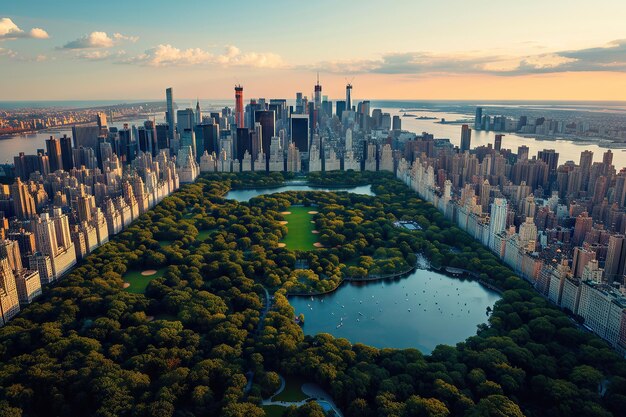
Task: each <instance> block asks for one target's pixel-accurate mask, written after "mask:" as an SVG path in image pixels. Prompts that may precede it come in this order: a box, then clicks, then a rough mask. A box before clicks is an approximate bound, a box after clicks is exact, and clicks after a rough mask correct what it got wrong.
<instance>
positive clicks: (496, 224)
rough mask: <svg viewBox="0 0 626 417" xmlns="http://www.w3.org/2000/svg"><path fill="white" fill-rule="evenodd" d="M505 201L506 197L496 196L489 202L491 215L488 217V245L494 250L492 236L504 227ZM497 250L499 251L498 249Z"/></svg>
mask: <svg viewBox="0 0 626 417" xmlns="http://www.w3.org/2000/svg"><path fill="white" fill-rule="evenodd" d="M506 218H507V201H506V198H496V199H494V200H493V203H491V216H490V218H489V247H491V249H494V250H495V246H494V244H495V239H494V237H495V236H496V235H497V234H498V233H501V232H504V230H505V229H506ZM497 252H500V251H499V250H498V251H497Z"/></svg>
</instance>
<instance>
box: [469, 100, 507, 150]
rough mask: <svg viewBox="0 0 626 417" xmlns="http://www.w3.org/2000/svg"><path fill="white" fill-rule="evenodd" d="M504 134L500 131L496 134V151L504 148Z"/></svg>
mask: <svg viewBox="0 0 626 417" xmlns="http://www.w3.org/2000/svg"><path fill="white" fill-rule="evenodd" d="M476 111H478V110H476ZM503 136H504V135H503V134H501V133H498V134H497V135H496V139H495V142H494V144H493V145H494V146H493V148H494V149H495V150H496V151H501V150H502V137H503Z"/></svg>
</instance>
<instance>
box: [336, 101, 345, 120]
mask: <svg viewBox="0 0 626 417" xmlns="http://www.w3.org/2000/svg"><path fill="white" fill-rule="evenodd" d="M345 110H346V102H345V101H343V100H339V101H337V104H335V114H336V115H337V118H338V119H339V120H341V116H342V115H343V112H344V111H345Z"/></svg>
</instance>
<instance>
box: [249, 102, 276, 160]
mask: <svg viewBox="0 0 626 417" xmlns="http://www.w3.org/2000/svg"><path fill="white" fill-rule="evenodd" d="M254 121H255V123H260V124H261V129H262V130H261V146H262V147H263V152H264V153H265V159H266V160H268V159H269V151H270V144H271V142H272V137H274V136H276V115H275V114H274V112H273V111H271V110H257V111H255V112H254ZM255 170H258V168H255Z"/></svg>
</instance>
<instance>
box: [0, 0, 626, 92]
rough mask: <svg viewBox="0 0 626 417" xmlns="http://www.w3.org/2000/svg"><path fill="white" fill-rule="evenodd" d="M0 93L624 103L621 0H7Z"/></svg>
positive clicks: (625, 28)
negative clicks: (169, 91) (236, 90)
mask: <svg viewBox="0 0 626 417" xmlns="http://www.w3.org/2000/svg"><path fill="white" fill-rule="evenodd" d="M2 3H3V4H2V7H1V8H0V100H37V99H40V100H41V99H50V100H63V99H153V98H162V96H163V90H164V89H165V88H166V87H169V86H171V87H174V90H175V92H176V96H178V97H185V98H193V97H196V96H197V97H199V98H201V99H202V98H204V99H224V98H231V97H232V95H233V91H232V90H233V85H234V84H235V83H241V84H243V85H244V87H245V96H246V98H250V97H284V98H292V97H293V96H295V92H296V91H302V92H303V93H304V94H305V95H309V96H310V95H311V90H312V89H313V85H314V83H315V77H316V71H319V72H320V80H321V83H322V85H323V94H325V95H328V96H329V97H330V98H336V97H340V96H342V95H343V91H344V90H343V88H344V85H345V81H346V79H348V80H353V81H352V83H353V84H354V90H353V91H354V96H355V97H357V98H370V99H384V98H388V99H507V100H515V99H527V100H533V99H541V100H559V99H560V100H626V23H625V22H626V3H625V2H624V1H623V0H621V1H618V0H615V1H613V0H598V1H595V2H593V3H590V2H588V1H582V0H568V1H561V0H557V1H554V0H551V1H545V0H543V1H536V0H527V1H525V2H512V1H499V2H495V1H491V0H475V1H472V2H468V1H456V0H454V1H452V0H449V1H428V2H425V1H416V0H413V1H400V0H389V1H380V0H377V1H358V2H356V1H336V0H335V1H326V0H321V1H302V2H294V1H282V0H279V1H274V0H272V1H270V0H267V1H265V2H260V1H247V0H240V1H238V2H226V1H220V2H210V4H209V2H201V1H191V0H189V1H186V2H175V1H171V0H170V1H161V0H158V1H154V0H153V1H144V0H141V1H128V0H126V1H119V0H109V1H106V2H92V1H84V0H81V1H76V0H71V1H67V0H63V1H49V0H36V1H32V0H31V1H3V2H2Z"/></svg>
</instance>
